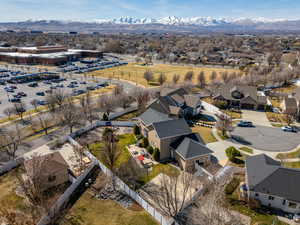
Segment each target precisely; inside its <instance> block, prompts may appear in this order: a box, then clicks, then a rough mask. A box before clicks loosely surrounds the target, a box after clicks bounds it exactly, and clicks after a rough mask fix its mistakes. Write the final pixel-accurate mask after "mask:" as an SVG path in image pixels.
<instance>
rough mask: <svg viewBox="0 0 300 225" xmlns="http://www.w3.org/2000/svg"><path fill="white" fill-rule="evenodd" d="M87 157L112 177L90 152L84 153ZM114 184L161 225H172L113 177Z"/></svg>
mask: <svg viewBox="0 0 300 225" xmlns="http://www.w3.org/2000/svg"><path fill="white" fill-rule="evenodd" d="M86 154H87V155H88V157H90V158H91V159H93V160H96V161H97V163H98V165H99V167H100V168H101V170H102V171H103V172H104V173H105V174H107V175H108V176H111V175H112V172H111V171H110V170H109V169H108V168H107V167H106V166H105V165H103V164H102V163H101V162H100V161H99V160H98V159H96V158H95V157H94V156H93V155H92V154H91V153H90V152H86ZM115 179H116V184H117V186H118V187H119V188H120V190H121V191H123V192H124V193H126V194H127V195H128V196H130V197H131V198H132V199H134V200H135V201H136V202H137V203H138V204H139V205H140V206H142V207H143V208H144V209H145V210H146V211H147V212H148V213H149V214H150V215H151V216H152V217H153V218H155V219H156V220H157V221H158V222H159V223H160V224H161V225H173V224H175V221H174V219H173V218H168V217H165V216H164V215H162V214H161V213H160V212H159V211H158V210H157V209H155V208H153V207H152V206H151V205H150V204H149V203H148V202H147V201H145V200H144V199H143V198H142V197H141V196H140V195H139V194H138V193H137V192H135V191H134V190H132V189H131V188H130V187H128V185H127V184H125V183H124V182H123V181H122V180H121V179H120V178H118V177H115Z"/></svg>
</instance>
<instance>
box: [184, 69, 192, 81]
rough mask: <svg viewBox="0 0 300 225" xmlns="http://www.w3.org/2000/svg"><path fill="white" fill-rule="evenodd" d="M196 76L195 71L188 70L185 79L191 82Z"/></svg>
mask: <svg viewBox="0 0 300 225" xmlns="http://www.w3.org/2000/svg"><path fill="white" fill-rule="evenodd" d="M193 77H194V72H193V71H188V72H187V73H186V74H185V76H184V81H189V82H191V81H192V80H193Z"/></svg>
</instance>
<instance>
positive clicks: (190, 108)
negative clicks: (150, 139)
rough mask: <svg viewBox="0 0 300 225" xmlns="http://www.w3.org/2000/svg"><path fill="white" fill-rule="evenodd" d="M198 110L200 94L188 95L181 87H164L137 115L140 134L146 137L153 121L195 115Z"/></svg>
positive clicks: (199, 110)
mask: <svg viewBox="0 0 300 225" xmlns="http://www.w3.org/2000/svg"><path fill="white" fill-rule="evenodd" d="M200 112H201V100H200V96H198V95H190V94H188V93H187V91H186V90H185V89H183V88H178V89H171V88H164V89H162V90H161V92H160V96H159V97H158V98H156V99H155V100H154V101H152V102H151V103H150V104H149V105H148V108H147V110H146V111H145V112H144V113H143V114H141V115H140V116H139V117H138V122H139V126H140V127H141V131H142V134H143V135H144V136H146V137H147V136H148V132H149V131H150V130H152V129H153V127H152V124H153V123H155V122H161V121H165V120H172V119H178V118H182V117H188V116H196V115H198V114H199V113H200Z"/></svg>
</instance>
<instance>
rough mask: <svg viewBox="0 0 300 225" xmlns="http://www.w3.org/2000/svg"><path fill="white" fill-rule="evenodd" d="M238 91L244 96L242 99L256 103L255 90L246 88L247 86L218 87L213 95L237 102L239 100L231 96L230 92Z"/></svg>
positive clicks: (227, 85) (249, 87)
mask: <svg viewBox="0 0 300 225" xmlns="http://www.w3.org/2000/svg"><path fill="white" fill-rule="evenodd" d="M235 91H238V92H240V93H242V94H243V95H244V97H247V96H249V97H251V98H252V99H253V100H254V101H258V96H257V88H256V87H254V86H247V85H239V86H236V85H229V84H225V85H222V86H221V87H219V88H218V89H217V90H216V91H215V93H214V96H223V97H224V98H225V99H227V100H235V101H238V100H239V99H236V98H234V97H233V96H232V92H235Z"/></svg>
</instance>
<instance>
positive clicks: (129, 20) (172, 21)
mask: <svg viewBox="0 0 300 225" xmlns="http://www.w3.org/2000/svg"><path fill="white" fill-rule="evenodd" d="M283 21H288V20H285V19H266V18H251V19H250V18H238V19H226V18H219V19H216V18H212V17H176V16H168V17H163V18H160V19H153V18H141V19H139V18H134V17H120V18H118V19H96V20H93V21H86V22H95V23H99V24H105V23H106V24H107V23H110V24H164V25H199V26H217V25H226V24H257V23H273V22H283Z"/></svg>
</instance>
